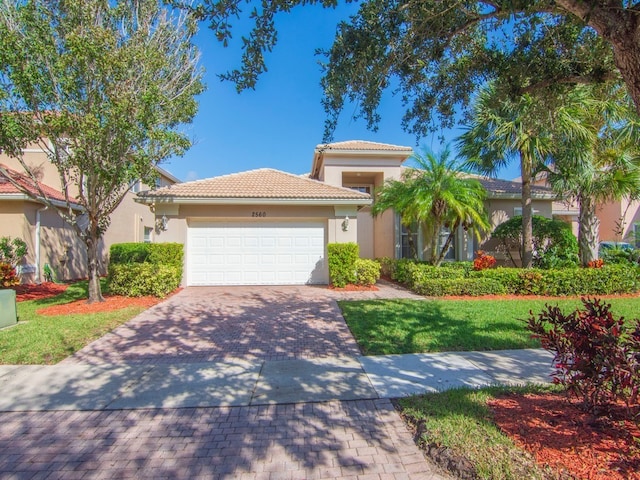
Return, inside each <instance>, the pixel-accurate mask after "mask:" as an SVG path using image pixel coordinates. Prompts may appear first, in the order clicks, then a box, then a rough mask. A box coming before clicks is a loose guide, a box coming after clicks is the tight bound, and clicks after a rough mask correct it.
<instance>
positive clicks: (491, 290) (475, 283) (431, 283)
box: [413, 278, 506, 297]
mask: <svg viewBox="0 0 640 480" xmlns="http://www.w3.org/2000/svg"><path fill="white" fill-rule="evenodd" d="M413 290H414V291H415V292H416V293H418V294H419V295H427V296H430V297H439V296H443V295H470V296H479V295H499V294H504V293H506V289H505V288H504V286H503V285H502V284H501V283H500V282H498V281H496V280H493V279H491V278H447V279H424V280H422V281H420V282H417V283H415V284H414V286H413Z"/></svg>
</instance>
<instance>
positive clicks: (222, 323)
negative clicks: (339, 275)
mask: <svg viewBox="0 0 640 480" xmlns="http://www.w3.org/2000/svg"><path fill="white" fill-rule="evenodd" d="M349 295H350V294H348V293H337V292H332V291H330V290H328V289H326V288H322V287H231V288H229V287H216V288H204V287H203V288H187V289H185V290H183V291H182V292H180V293H179V294H178V295H175V296H174V297H172V298H171V299H169V300H168V301H166V302H163V303H162V304H159V305H157V306H155V307H153V308H152V309H149V310H148V311H146V312H144V313H143V314H141V315H139V316H138V317H136V318H135V319H133V320H132V321H130V322H128V323H127V324H125V325H123V326H121V327H119V328H118V329H116V330H114V331H113V332H112V333H110V334H108V335H105V336H104V337H102V338H101V339H99V340H98V341H96V342H94V343H92V344H91V345H89V346H87V347H86V348H85V349H83V350H82V351H80V352H78V353H77V354H75V355H74V356H72V357H70V358H68V359H67V360H65V361H64V362H61V363H60V364H58V365H56V366H53V367H29V369H28V370H22V369H18V370H15V369H12V368H10V367H5V368H4V370H2V369H0V388H8V389H12V391H13V392H14V394H13V396H14V399H15V398H22V400H23V401H22V402H15V401H14V402H13V404H12V405H13V408H10V409H8V408H5V407H3V404H2V400H0V410H12V411H5V412H4V413H0V478H20V479H22V478H65V479H66V478H69V479H73V478H83V479H84V478H154V479H156V478H172V479H173V478H189V479H194V478H216V479H218V478H220V479H231V478H248V479H262V478H265V479H281V478H282V479H297V478H300V479H303V478H305V479H306V478H309V479H313V478H327V479H328V478H340V479H343V478H344V479H346V478H360V479H379V480H382V479H387V478H389V479H406V478H414V479H430V478H434V479H435V478H446V477H444V476H442V475H441V474H440V473H438V472H437V471H436V469H435V468H434V467H433V465H432V464H430V463H429V462H428V461H427V460H425V458H424V457H423V455H422V454H421V453H420V451H419V450H418V449H417V447H416V446H415V445H414V443H413V441H412V438H411V435H410V433H409V431H408V430H407V429H406V427H405V426H404V424H403V422H402V421H401V419H400V418H399V416H398V414H397V413H396V412H395V410H394V408H393V406H392V404H391V403H390V401H389V400H388V399H380V398H378V395H377V394H376V391H375V390H374V388H373V386H372V385H371V383H370V382H369V380H368V377H367V376H366V375H365V374H364V372H363V370H362V368H361V366H360V364H359V363H358V361H357V360H356V357H358V356H359V354H360V352H359V350H358V347H357V345H356V343H355V341H354V339H353V337H352V336H351V334H350V332H349V329H348V328H347V326H346V324H345V323H344V320H343V318H342V315H341V314H340V311H339V309H338V307H337V305H336V303H335V299H336V298H347V297H348V296H349ZM406 296H409V297H411V296H412V295H411V294H409V293H408V292H404V291H403V290H398V289H393V288H391V287H383V289H382V290H381V291H379V292H366V293H364V294H363V293H362V292H359V293H358V297H359V298H363V297H392V298H393V297H406ZM19 371H26V372H27V374H28V375H29V377H30V378H31V381H29V382H26V383H27V384H28V389H31V391H24V392H20V386H19V384H20V382H19V380H20V379H19V375H20V373H19ZM344 385H346V387H344ZM26 389H27V387H25V390H26ZM5 391H6V390H5ZM34 392H35V393H34ZM305 392H306V396H305ZM21 393H24V395H23V397H20V395H21ZM323 395H324V396H323ZM283 402H284V403H283ZM276 403H277V404H276Z"/></svg>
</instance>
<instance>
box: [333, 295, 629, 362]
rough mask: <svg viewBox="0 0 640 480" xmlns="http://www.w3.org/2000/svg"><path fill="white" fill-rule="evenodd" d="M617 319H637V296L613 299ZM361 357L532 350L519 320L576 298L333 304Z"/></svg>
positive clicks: (571, 305) (567, 307) (567, 305)
mask: <svg viewBox="0 0 640 480" xmlns="http://www.w3.org/2000/svg"><path fill="white" fill-rule="evenodd" d="M607 302H609V303H611V305H612V310H613V314H614V315H615V316H616V317H619V316H624V317H625V318H636V317H638V316H639V315H640V314H639V313H638V312H640V297H631V298H613V299H610V300H607ZM338 303H339V305H340V308H341V309H342V313H343V315H344V318H345V320H346V321H347V324H348V325H349V328H350V329H351V332H352V333H353V335H354V336H355V338H356V340H357V342H358V345H360V348H361V349H362V352H363V353H364V354H365V355H388V354H397V353H426V352H445V351H478V350H504V349H517V348H537V347H539V346H540V344H539V343H538V342H537V341H535V340H532V339H531V336H530V334H529V332H527V331H526V330H525V323H524V321H523V320H525V319H526V318H528V316H529V311H530V310H531V311H533V313H534V314H538V313H540V312H541V311H542V309H543V308H544V306H545V304H546V303H549V304H553V305H559V306H560V307H561V308H562V309H563V310H564V311H566V312H568V311H571V310H574V309H575V308H576V307H578V306H581V302H580V300H579V299H562V300H539V299H534V300H532V299H515V300H514V299H508V300H507V299H505V300H363V301H341V302H338Z"/></svg>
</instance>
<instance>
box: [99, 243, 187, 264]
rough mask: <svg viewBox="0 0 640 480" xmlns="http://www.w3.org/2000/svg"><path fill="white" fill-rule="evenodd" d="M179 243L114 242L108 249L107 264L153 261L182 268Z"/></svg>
mask: <svg viewBox="0 0 640 480" xmlns="http://www.w3.org/2000/svg"><path fill="white" fill-rule="evenodd" d="M183 249H184V246H183V245H182V244H181V243H115V244H113V245H111V249H110V251H109V264H127V263H153V264H156V265H174V266H176V267H180V268H182V260H183Z"/></svg>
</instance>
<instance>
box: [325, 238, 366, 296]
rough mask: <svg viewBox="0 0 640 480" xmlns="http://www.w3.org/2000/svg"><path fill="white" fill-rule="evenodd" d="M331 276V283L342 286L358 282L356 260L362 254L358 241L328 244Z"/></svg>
mask: <svg viewBox="0 0 640 480" xmlns="http://www.w3.org/2000/svg"><path fill="white" fill-rule="evenodd" d="M327 254H328V262H329V278H330V279H331V284H332V285H334V286H336V287H338V288H342V287H344V286H345V285H347V284H349V283H352V284H353V283H356V260H357V259H358V256H359V254H360V247H358V244H357V243H353V242H350V243H330V244H328V245H327Z"/></svg>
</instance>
